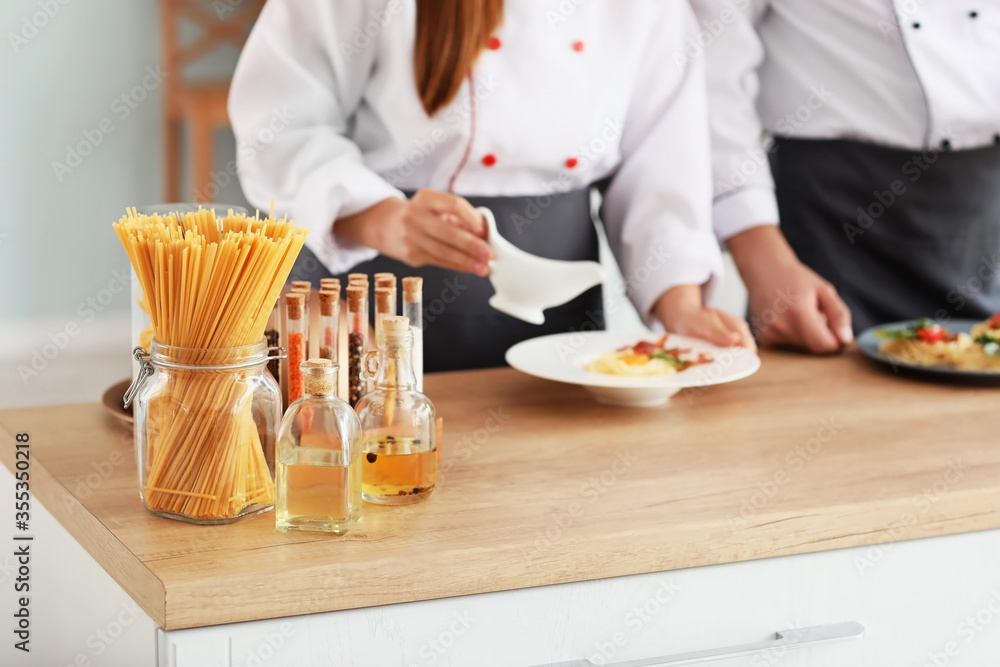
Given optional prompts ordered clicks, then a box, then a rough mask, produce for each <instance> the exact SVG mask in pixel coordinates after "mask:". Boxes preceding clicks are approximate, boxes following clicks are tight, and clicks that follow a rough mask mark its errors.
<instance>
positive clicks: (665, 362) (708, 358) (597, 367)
mask: <svg viewBox="0 0 1000 667" xmlns="http://www.w3.org/2000/svg"><path fill="white" fill-rule="evenodd" d="M668 338H669V336H663V337H661V338H660V339H659V340H658V341H656V342H655V343H651V342H649V341H644V340H643V341H639V342H638V343H636V344H635V345H626V346H624V347H620V348H618V349H617V350H612V351H610V352H606V353H604V354H602V355H601V356H599V357H597V358H596V359H592V360H591V361H588V362H587V363H585V364H584V366H583V368H584V370H587V371H590V372H591V373H604V374H606V375H625V376H632V377H639V376H653V375H673V374H674V373H679V372H681V371H683V370H686V369H688V368H690V367H691V366H694V365H697V364H708V363H711V362H712V360H713V359H712V355H710V354H708V353H706V352H699V353H698V354H697V355H695V356H694V357H693V358H692V357H691V350H690V349H681V348H677V347H674V348H667V347H666V343H667V339H668Z"/></svg>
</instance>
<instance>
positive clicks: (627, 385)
mask: <svg viewBox="0 0 1000 667" xmlns="http://www.w3.org/2000/svg"><path fill="white" fill-rule="evenodd" d="M662 335H663V334H662V333H659V332H655V331H649V330H645V331H607V330H601V331H566V332H562V333H554V334H545V335H543V336H535V337H534V338H528V339H525V340H522V341H520V342H518V343H515V344H514V345H511V346H510V347H509V348H508V349H507V351H506V352H505V353H504V360H505V361H506V362H507V364H508V365H509V366H510V367H511V368H513V369H514V370H516V371H518V372H521V373H524V374H526V375H530V376H532V377H537V378H541V379H543V380H551V381H553V382H561V383H563V384H572V385H577V386H582V387H602V388H609V389H632V390H636V389H648V390H651V391H653V390H665V389H673V390H675V391H676V390H679V389H685V388H688V387H708V386H712V385H717V384H726V383H729V382H736V381H737V380H743V379H745V378H748V377H750V376H751V375H753V374H754V373H756V372H757V371H758V370H760V366H761V360H760V355H759V354H757V353H755V352H751V351H750V350H748V349H746V348H744V347H740V346H732V347H720V346H718V345H713V344H712V343H709V342H708V341H704V340H701V339H698V338H693V337H691V336H685V335H683V334H675V333H671V334H669V335H670V336H671V337H677V338H680V339H682V341H684V343H685V344H687V343H688V342H690V343H691V344H693V345H694V346H697V347H701V348H702V349H704V350H707V351H710V352H712V353H713V354H720V353H723V352H730V353H732V352H733V351H737V350H738V351H739V352H738V355H739V356H740V357H743V356H744V355H749V356H750V357H752V361H751V363H750V364H749V366H748V367H747V368H745V369H743V370H741V371H738V372H735V373H731V374H729V375H723V376H721V377H719V378H706V377H705V376H704V375H690V376H685V375H684V374H683V373H676V374H673V375H662V376H635V377H632V376H620V375H607V376H606V377H605V376H602V375H601V374H597V373H595V374H593V375H594V377H593V378H592V379H593V380H594V381H593V382H588V381H584V380H583V379H580V380H576V379H571V378H566V377H558V376H554V375H550V374H547V373H544V372H538V371H535V370H526V369H524V368H521V367H518V366H517V365H515V364H514V363H512V361H511V354H512V352H514V351H515V350H516V349H517V348H519V347H527V346H528V345H531V344H538V341H542V340H548V339H556V338H561V337H569V336H585V337H591V338H596V337H601V336H620V337H628V338H631V339H641V338H643V337H650V336H655V337H659V336H662ZM581 370H582V369H581ZM584 372H586V371H584ZM696 377H697V378H699V379H698V380H694V378H696Z"/></svg>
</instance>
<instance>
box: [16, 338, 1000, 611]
mask: <svg viewBox="0 0 1000 667" xmlns="http://www.w3.org/2000/svg"><path fill="white" fill-rule="evenodd" d="M426 388H427V391H428V394H429V395H430V396H431V398H432V399H433V400H434V401H435V402H436V404H437V407H438V411H439V414H440V415H442V416H443V417H444V418H445V448H444V450H443V455H442V471H443V474H442V477H443V479H442V481H441V483H440V485H439V487H438V489H437V490H435V492H434V494H433V495H432V496H431V497H430V498H429V499H428V500H427V501H425V502H423V503H421V504H418V505H412V506H408V507H404V508H387V507H374V506H370V505H366V506H365V515H364V517H363V520H362V521H363V523H362V524H361V526H360V527H359V528H358V530H356V531H355V532H354V533H352V534H349V535H347V536H345V537H340V538H338V537H333V536H326V535H315V534H303V533H299V534H289V535H286V534H281V533H278V532H277V531H276V530H275V529H274V523H273V522H274V519H273V515H272V514H271V513H268V514H265V515H262V516H259V517H254V518H251V519H246V520H244V521H242V522H239V523H236V524H233V525H228V526H208V527H204V526H192V525H188V524H185V523H181V522H177V521H171V520H167V519H161V518H157V517H154V516H151V515H149V514H148V513H147V512H146V511H145V510H144V509H143V507H142V505H141V503H140V501H139V498H138V482H137V479H136V471H135V464H134V458H133V452H132V443H131V434H130V433H128V432H126V431H124V430H123V429H122V427H121V426H120V425H118V424H117V423H116V422H114V421H113V420H112V418H111V417H109V416H107V415H106V413H105V412H104V410H103V408H102V407H101V406H100V405H99V404H96V403H95V404H88V405H73V406H65V407H57V408H51V407H50V408H34V409H25V410H8V411H3V412H0V425H2V427H3V429H4V431H3V432H2V433H0V440H2V445H0V452H2V454H0V457H2V459H3V462H4V463H5V464H6V465H7V467H8V468H13V456H14V454H13V452H14V447H13V434H14V433H18V432H27V433H29V434H30V438H31V460H32V468H31V480H32V482H31V484H32V487H31V488H32V492H33V493H34V495H35V498H36V501H37V500H40V501H41V502H42V503H43V504H44V505H45V506H46V507H47V508H48V509H49V511H51V512H52V514H54V515H55V516H56V517H57V518H58V520H59V521H60V522H61V523H62V524H63V525H64V526H65V527H66V528H67V530H68V531H69V532H70V533H71V534H73V536H74V537H75V538H76V539H77V540H79V541H80V543H81V544H82V545H83V546H84V547H85V548H86V549H87V551H88V552H90V554H91V555H92V556H93V557H94V558H95V559H96V560H97V561H98V562H99V563H100V564H101V565H102V566H103V567H104V568H105V569H106V570H107V571H108V572H109V573H110V574H111V575H112V576H113V577H114V578H115V580H116V581H118V583H119V584H121V586H122V587H123V588H124V589H125V590H126V591H127V592H128V593H129V594H130V595H131V596H132V597H134V598H135V599H136V600H137V601H138V603H139V604H140V605H141V606H142V608H143V609H144V610H145V611H146V612H147V613H148V614H149V615H150V616H151V617H152V618H153V619H154V620H155V621H156V622H157V623H158V624H159V625H160V626H161V627H163V628H165V629H176V628H187V627H193V626H201V625H213V624H218V623H229V622H236V621H246V620H253V619H262V618H272V617H278V616H289V615H297V614H306V613H312V612H323V611H331V610H337V609H348V608H354V607H366V606H373V605H382V604H389V603H397V602H408V601H414V600H425V599H431V598H440V597H448V596H456V595H465V594H470V593H483V592H489V591H497V590H505V589H513V588H523V587H528V586H539V585H544V584H556V583H562V582H571V581H581V580H590V579H598V578H604V577H614V576H620V575H629V574H637V573H644V572H654V571H663V570H671V569H677V568H685V567H692V566H699V565H711V564H715V563H726V562H733V561H743V560H749V559H755V558H765V557H770V556H779V555H785V554H796V553H804V552H810V551H820V550H826V549H834V548H839V547H848V546H856V545H865V544H878V543H882V542H886V541H896V540H901V539H911V538H918V537H926V536H932V535H945V534H950V533H960V532H967V531H973V530H982V529H988V528H997V527H1000V410H998V409H997V407H998V405H997V404H998V401H1000V389H997V388H990V387H968V386H952V385H947V384H932V383H923V382H917V381H914V380H909V379H905V378H900V377H897V376H894V375H893V374H892V373H891V372H888V371H885V370H882V369H880V368H876V367H875V366H873V365H871V364H870V363H868V362H867V361H865V360H863V359H862V358H860V357H859V356H858V354H857V353H856V352H850V353H847V354H845V355H843V356H840V357H829V358H815V357H808V356H801V355H797V354H792V353H780V352H765V353H764V355H763V367H762V368H761V370H760V371H759V372H758V373H757V374H756V375H755V376H753V377H751V378H749V379H747V380H744V381H741V382H737V383H734V384H731V385H721V386H717V387H711V388H706V389H701V390H687V392H686V393H682V394H679V395H677V396H675V397H674V398H673V399H672V401H671V403H670V405H669V406H668V407H666V408H664V409H651V410H649V409H624V408H614V407H608V406H603V405H600V404H597V403H595V402H593V401H591V400H590V399H589V398H588V396H587V395H586V394H585V392H584V391H583V390H582V389H581V388H578V387H575V386H570V385H561V384H557V383H554V382H548V381H544V380H539V379H536V378H532V377H528V376H526V375H522V374H520V373H518V372H515V371H513V370H508V369H500V370H490V371H469V372H461V373H450V374H441V375H436V376H428V377H427V380H426Z"/></svg>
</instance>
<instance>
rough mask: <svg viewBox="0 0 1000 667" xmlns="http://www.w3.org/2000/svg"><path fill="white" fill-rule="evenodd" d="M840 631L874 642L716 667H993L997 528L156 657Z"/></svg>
mask: <svg viewBox="0 0 1000 667" xmlns="http://www.w3.org/2000/svg"><path fill="white" fill-rule="evenodd" d="M452 566H454V565H452V564H447V563H442V576H447V571H448V568H449V567H452ZM994 610H995V611H994ZM843 621H857V622H859V623H861V624H862V625H863V626H864V627H865V635H864V637H863V638H862V639H859V640H853V641H844V642H841V643H835V644H827V645H823V646H817V647H814V648H808V649H795V650H793V649H789V650H785V651H777V652H773V653H769V654H760V655H756V656H752V657H744V658H734V659H729V660H720V661H715V662H711V663H705V664H710V665H715V666H716V667H773V666H776V665H782V666H785V667H805V666H808V667H845V666H851V667H854V666H861V665H864V666H870V667H894V666H896V665H913V666H915V667H923V666H924V665H930V666H932V667H951V666H960V667H971V666H973V665H982V666H984V667H985V666H987V665H988V666H990V667H995V666H996V665H998V664H1000V531H987V532H981V533H969V534H963V535H954V536H948V537H942V538H933V539H925V540H917V541H911V542H899V543H892V544H889V545H886V546H881V547H878V546H876V547H859V548H853V549H844V550H838V551H828V552H819V553H814V554H806V555H801V556H789V557H782V558H772V559H766V560H760V561H750V562H744V563H734V564H726V565H715V566H709V567H701V568H693V569H688V570H680V571H675V572H665V573H658V574H648V575H638V576H631V577H621V578H616V579H605V580H599V581H591V582H581V583H575V584H565V585H559V586H546V587H539V588H530V589H524V590H517V591H506V592H500V593H490V594H483V595H473V596H467V597H460V598H449V599H442V600H430V601H425V602H416V603H410V604H402V605H391V606H385V607H375V608H370V609H359V610H350V611H341V612H332V613H327V614H314V615H310V616H301V617H295V618H285V619H276V620H272V621H259V622H253V623H243V624H236V625H227V626H217V627H211V628H198V629H192V630H179V631H173V632H162V631H161V632H160V633H159V634H158V643H159V646H158V652H159V656H160V659H159V664H160V665H161V666H164V667H165V666H168V665H169V666H170V667H175V666H176V667H196V666H197V667H261V666H264V665H266V666H267V667H279V666H284V665H288V666H290V667H291V666H294V667H300V666H302V665H349V666H354V667H361V666H366V667H367V666H369V665H372V666H378V667H416V666H419V667H423V666H431V665H434V666H445V667H447V666H469V665H473V666H478V665H482V666H484V667H488V666H493V665H495V666H498V667H500V666H503V667H510V666H516V665H547V664H550V663H557V662H560V661H570V660H578V659H581V658H586V659H590V660H591V662H593V664H612V665H613V664H615V663H617V662H623V661H633V660H639V659H645V658H652V657H656V656H662V655H669V654H676V653H683V652H689V651H695V650H700V649H707V648H714V647H721V646H730V645H737V644H745V643H751V642H758V641H762V640H765V639H771V638H773V637H774V633H775V632H776V631H778V630H782V629H787V628H794V627H806V626H813V625H825V624H829V623H837V622H843Z"/></svg>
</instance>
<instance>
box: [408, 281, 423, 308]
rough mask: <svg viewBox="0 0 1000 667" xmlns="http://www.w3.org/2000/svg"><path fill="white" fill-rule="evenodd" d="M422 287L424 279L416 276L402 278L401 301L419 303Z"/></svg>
mask: <svg viewBox="0 0 1000 667" xmlns="http://www.w3.org/2000/svg"><path fill="white" fill-rule="evenodd" d="M423 289H424V279H423V278H420V277H416V276H410V277H407V278H403V301H405V302H406V303H419V302H420V300H421V296H420V295H421V292H422V291H423Z"/></svg>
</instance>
